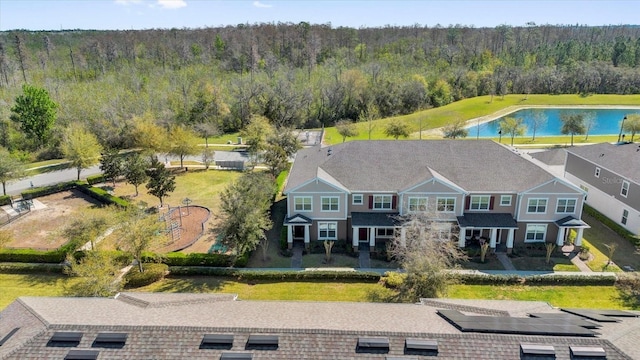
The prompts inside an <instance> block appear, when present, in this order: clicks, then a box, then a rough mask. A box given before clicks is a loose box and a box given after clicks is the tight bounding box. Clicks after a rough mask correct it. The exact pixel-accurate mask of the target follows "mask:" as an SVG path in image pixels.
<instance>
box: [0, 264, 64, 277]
mask: <svg viewBox="0 0 640 360" xmlns="http://www.w3.org/2000/svg"><path fill="white" fill-rule="evenodd" d="M63 272H64V265H63V264H48V263H40V264H34V263H21V262H16V263H0V273H3V274H62V273H63Z"/></svg>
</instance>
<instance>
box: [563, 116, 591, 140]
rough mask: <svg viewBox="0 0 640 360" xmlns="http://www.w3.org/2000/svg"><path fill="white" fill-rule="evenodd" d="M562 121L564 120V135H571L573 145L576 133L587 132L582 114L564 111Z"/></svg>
mask: <svg viewBox="0 0 640 360" xmlns="http://www.w3.org/2000/svg"><path fill="white" fill-rule="evenodd" d="M560 121H562V128H560V132H561V133H562V134H563V135H571V146H573V136H574V135H578V134H584V133H585V132H586V128H585V126H584V117H583V116H582V115H581V114H576V113H563V114H561V115H560Z"/></svg>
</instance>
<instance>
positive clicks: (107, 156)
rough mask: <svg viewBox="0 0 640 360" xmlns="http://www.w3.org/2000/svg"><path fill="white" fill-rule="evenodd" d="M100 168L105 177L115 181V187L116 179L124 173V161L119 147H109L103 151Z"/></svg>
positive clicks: (114, 184)
mask: <svg viewBox="0 0 640 360" xmlns="http://www.w3.org/2000/svg"><path fill="white" fill-rule="evenodd" d="M100 170H102V174H103V175H104V178H105V179H106V180H108V181H112V182H113V187H115V186H116V180H117V179H118V178H119V177H120V176H122V175H123V174H124V168H123V163H122V157H120V152H119V151H118V149H107V150H105V151H104V152H103V153H102V156H101V157H100Z"/></svg>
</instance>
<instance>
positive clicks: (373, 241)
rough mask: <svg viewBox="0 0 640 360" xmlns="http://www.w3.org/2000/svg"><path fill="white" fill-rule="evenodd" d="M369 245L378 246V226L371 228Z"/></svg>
mask: <svg viewBox="0 0 640 360" xmlns="http://www.w3.org/2000/svg"><path fill="white" fill-rule="evenodd" d="M369 246H372V247H373V246H376V228H374V227H372V228H369Z"/></svg>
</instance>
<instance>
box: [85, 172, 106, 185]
mask: <svg viewBox="0 0 640 360" xmlns="http://www.w3.org/2000/svg"><path fill="white" fill-rule="evenodd" d="M103 182H104V175H103V174H97V175H91V176H87V183H88V184H89V185H95V184H100V183H103Z"/></svg>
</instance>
